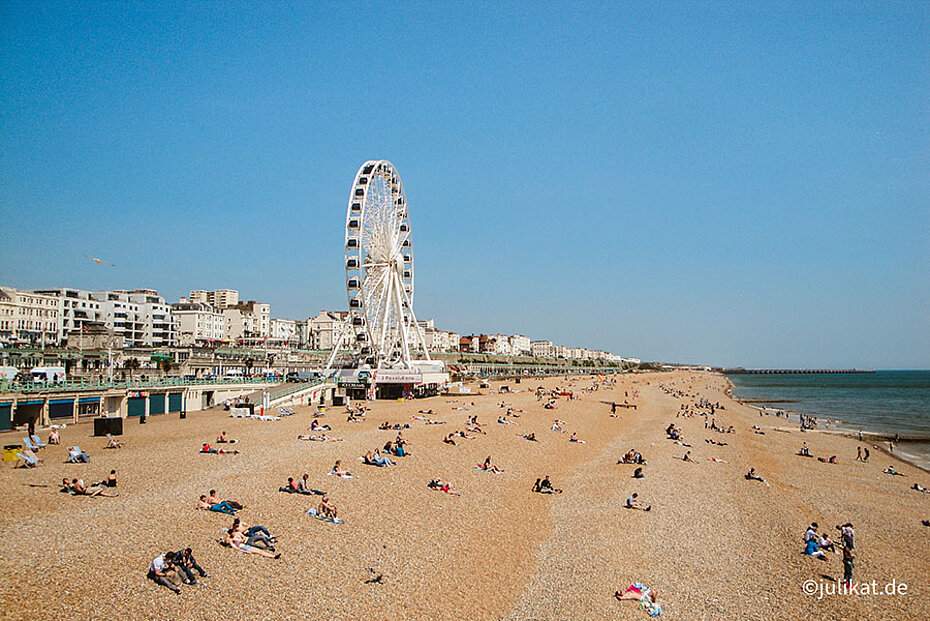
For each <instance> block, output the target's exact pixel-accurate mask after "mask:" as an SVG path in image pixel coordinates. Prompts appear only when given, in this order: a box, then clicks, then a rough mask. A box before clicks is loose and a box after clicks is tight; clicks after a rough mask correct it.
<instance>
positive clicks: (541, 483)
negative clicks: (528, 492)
mask: <svg viewBox="0 0 930 621" xmlns="http://www.w3.org/2000/svg"><path fill="white" fill-rule="evenodd" d="M533 491H534V492H536V493H538V494H561V493H562V490H560V489H556V488H554V487H552V481H550V480H549V475H548V474H547V475H546V476H545V477H544V478H543V479H542V480H539V479H536V483H534V484H533Z"/></svg>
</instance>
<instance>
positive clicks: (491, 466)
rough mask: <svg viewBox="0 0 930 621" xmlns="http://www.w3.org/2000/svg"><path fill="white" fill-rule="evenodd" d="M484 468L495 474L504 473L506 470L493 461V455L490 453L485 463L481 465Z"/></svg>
mask: <svg viewBox="0 0 930 621" xmlns="http://www.w3.org/2000/svg"><path fill="white" fill-rule="evenodd" d="M481 468H482V470H485V471H487V472H493V473H495V474H502V473H503V472H504V471H503V470H501V469H500V468H498V467H497V466H495V465H494V464H492V463H491V456H490V455H488V456H487V458H485V460H484V464H482V466H481Z"/></svg>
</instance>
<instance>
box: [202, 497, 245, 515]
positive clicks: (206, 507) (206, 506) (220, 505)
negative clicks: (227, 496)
mask: <svg viewBox="0 0 930 621" xmlns="http://www.w3.org/2000/svg"><path fill="white" fill-rule="evenodd" d="M197 508H198V509H200V510H201V511H217V512H219V513H225V514H226V515H236V510H235V509H234V508H233V506H232V505H231V504H229V503H228V502H226V501H225V500H224V501H222V502H217V503H213V504H211V503H210V501H208V500H207V497H206V496H205V495H202V496H200V501H199V502H198V503H197Z"/></svg>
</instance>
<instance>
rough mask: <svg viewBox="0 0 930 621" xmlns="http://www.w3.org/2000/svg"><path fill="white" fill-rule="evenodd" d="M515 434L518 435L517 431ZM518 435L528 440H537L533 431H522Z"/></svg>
mask: <svg viewBox="0 0 930 621" xmlns="http://www.w3.org/2000/svg"><path fill="white" fill-rule="evenodd" d="M517 435H518V436H520V434H519V433H518V434H517ZM520 437H521V438H523V439H524V440H529V441H530V442H539V440H537V439H536V434H535V433H524V434H523V435H522V436H520Z"/></svg>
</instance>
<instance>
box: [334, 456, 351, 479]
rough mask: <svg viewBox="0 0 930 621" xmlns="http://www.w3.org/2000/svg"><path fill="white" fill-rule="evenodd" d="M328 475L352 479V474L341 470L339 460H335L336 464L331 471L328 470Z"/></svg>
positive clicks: (340, 461)
mask: <svg viewBox="0 0 930 621" xmlns="http://www.w3.org/2000/svg"><path fill="white" fill-rule="evenodd" d="M328 474H330V475H332V476H336V477H342V478H343V479H351V478H352V473H351V472H349V471H348V470H343V469H342V460H340V459H337V460H336V463H335V464H333V469H332V470H330V471H329V473H328Z"/></svg>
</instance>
